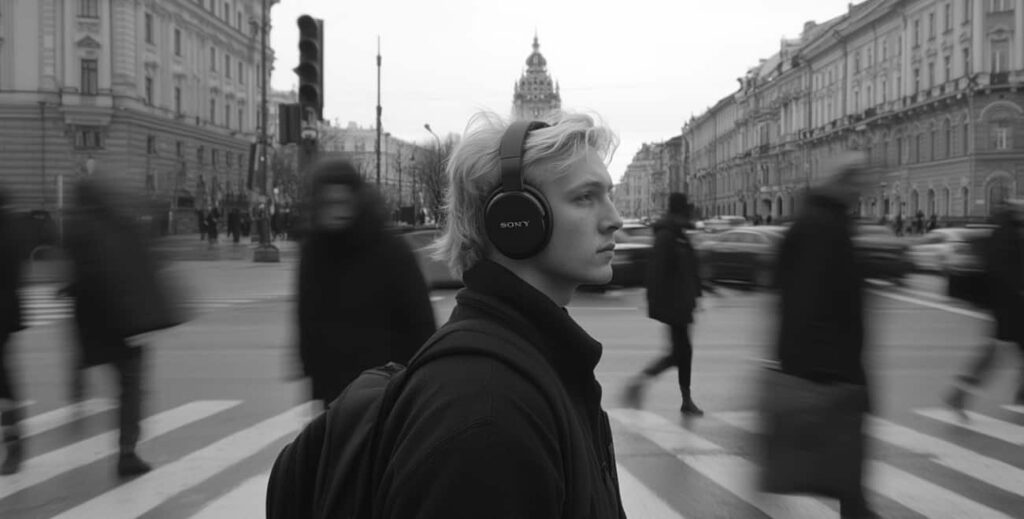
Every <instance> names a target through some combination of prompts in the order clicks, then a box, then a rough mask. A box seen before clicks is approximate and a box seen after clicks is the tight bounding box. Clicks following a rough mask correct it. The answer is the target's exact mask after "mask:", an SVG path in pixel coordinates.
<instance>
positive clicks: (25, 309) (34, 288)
mask: <svg viewBox="0 0 1024 519" xmlns="http://www.w3.org/2000/svg"><path fill="white" fill-rule="evenodd" d="M61 288H62V287H61V286H60V285H30V286H27V287H24V288H22V289H21V291H20V296H21V308H22V317H23V320H24V323H25V326H27V327H30V328H31V327H34V326H45V325H47V324H51V323H54V322H57V321H61V320H63V319H67V318H69V317H72V316H73V315H74V307H73V306H74V299H72V298H70V297H64V296H60V295H58V291H59V290H60V289H61ZM284 295H285V294H279V293H258V294H246V295H244V296H242V297H200V298H190V299H186V300H184V301H183V302H182V306H183V307H184V309H185V310H188V311H189V312H206V311H211V310H219V309H223V308H231V307H235V306H239V305H246V304H251V303H258V302H260V301H267V300H270V299H277V298H280V297H282V296H284Z"/></svg>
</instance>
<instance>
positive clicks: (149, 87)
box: [146, 76, 153, 106]
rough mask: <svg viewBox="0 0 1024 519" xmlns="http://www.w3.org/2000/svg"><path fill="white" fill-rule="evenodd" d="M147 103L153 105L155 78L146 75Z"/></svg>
mask: <svg viewBox="0 0 1024 519" xmlns="http://www.w3.org/2000/svg"><path fill="white" fill-rule="evenodd" d="M146 104H147V105H150V106H152V105H153V78H151V77H149V76H146Z"/></svg>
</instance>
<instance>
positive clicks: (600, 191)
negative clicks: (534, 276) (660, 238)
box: [532, 151, 622, 289]
mask: <svg viewBox="0 0 1024 519" xmlns="http://www.w3.org/2000/svg"><path fill="white" fill-rule="evenodd" d="M538 188H539V189H540V191H541V193H543V194H544V196H545V197H546V198H547V201H548V204H549V205H550V206H551V216H552V220H553V222H554V228H553V229H552V232H551V242H550V243H549V244H548V246H547V247H545V248H544V250H543V251H541V252H540V254H538V255H537V256H536V257H535V258H533V260H532V261H533V262H534V268H535V269H536V270H537V272H538V273H539V274H541V275H543V276H544V277H545V278H547V281H548V282H549V283H551V284H552V285H555V286H562V287H571V288H572V289H575V288H576V287H577V286H579V285H583V284H604V283H607V282H608V281H610V280H611V277H612V257H613V256H614V254H615V253H614V251H613V249H612V248H613V247H614V244H615V240H614V238H613V234H614V233H615V231H616V230H617V229H619V228H620V227H622V219H621V218H619V213H618V211H617V210H616V209H615V205H614V204H613V203H612V200H611V189H612V179H611V176H610V175H609V174H608V170H607V168H605V166H604V164H603V163H602V162H601V160H600V158H598V156H597V154H596V153H595V152H593V151H590V152H588V153H587V155H586V156H585V157H584V158H581V159H580V160H578V161H576V163H575V164H573V165H572V166H571V167H570V168H569V170H568V171H567V172H566V173H564V174H562V175H559V176H551V177H547V178H546V179H545V180H542V181H541V184H540V185H539V186H538Z"/></svg>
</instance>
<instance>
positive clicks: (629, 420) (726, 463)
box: [608, 409, 835, 519]
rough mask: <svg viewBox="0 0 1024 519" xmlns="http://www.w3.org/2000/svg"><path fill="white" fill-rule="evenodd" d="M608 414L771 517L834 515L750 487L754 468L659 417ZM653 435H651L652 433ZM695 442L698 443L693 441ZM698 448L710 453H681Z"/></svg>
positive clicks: (812, 503) (805, 501) (803, 500)
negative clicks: (696, 446) (693, 447)
mask: <svg viewBox="0 0 1024 519" xmlns="http://www.w3.org/2000/svg"><path fill="white" fill-rule="evenodd" d="M608 414H609V415H610V416H611V417H612V418H614V419H615V420H616V421H618V422H619V423H621V424H622V425H624V426H625V427H626V428H628V429H630V430H632V431H634V432H637V433H639V434H641V435H643V436H644V437H646V438H647V439H648V440H650V441H652V442H653V443H654V444H655V445H657V446H658V447H661V448H662V449H663V450H665V451H667V452H670V453H672V454H675V456H676V459H678V460H679V461H682V462H683V463H685V464H686V465H688V466H690V467H691V468H692V469H694V470H696V471H697V472H699V473H701V475H703V476H704V477H706V478H708V479H710V480H711V481H713V482H715V483H716V484H718V485H719V486H720V487H722V488H724V489H725V490H728V491H729V492H731V493H732V494H734V495H736V496H737V497H739V498H740V499H742V500H744V501H746V502H747V503H750V504H751V505H753V506H754V507H755V508H757V509H759V510H761V511H762V512H764V513H766V514H768V515H770V516H772V517H786V518H788V519H800V518H807V519H818V518H821V517H826V516H834V515H835V511H834V510H832V508H830V507H829V506H827V505H826V504H824V503H823V502H822V501H820V500H818V499H816V498H812V497H804V496H789V495H770V494H764V493H762V492H759V491H758V490H757V489H756V488H755V485H754V478H755V476H756V474H757V467H756V466H755V465H754V464H753V463H751V462H749V461H747V460H745V459H743V458H741V457H739V456H735V455H731V454H724V452H723V451H724V450H725V449H723V448H722V447H720V446H718V445H716V444H714V443H712V442H710V441H708V440H705V439H703V438H701V437H700V436H697V435H696V434H694V433H691V432H689V431H687V430H685V429H683V428H682V427H680V426H678V425H676V424H674V423H672V422H670V421H668V420H666V419H664V418H662V417H661V416H659V415H657V414H654V413H650V412H647V411H640V410H625V409H616V410H611V411H609V412H608ZM652 433H653V434H652ZM697 440H699V441H697ZM693 445H700V449H701V450H711V451H717V452H715V453H713V454H684V453H681V452H678V451H679V450H680V446H683V447H682V448H692V447H689V446H693Z"/></svg>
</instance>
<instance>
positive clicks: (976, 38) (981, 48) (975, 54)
mask: <svg viewBox="0 0 1024 519" xmlns="http://www.w3.org/2000/svg"><path fill="white" fill-rule="evenodd" d="M986 4H988V2H985V1H983V0H974V12H973V13H972V14H971V69H970V70H969V72H970V73H972V74H977V73H979V72H989V66H988V64H987V63H985V44H984V42H985V5H986Z"/></svg>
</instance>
